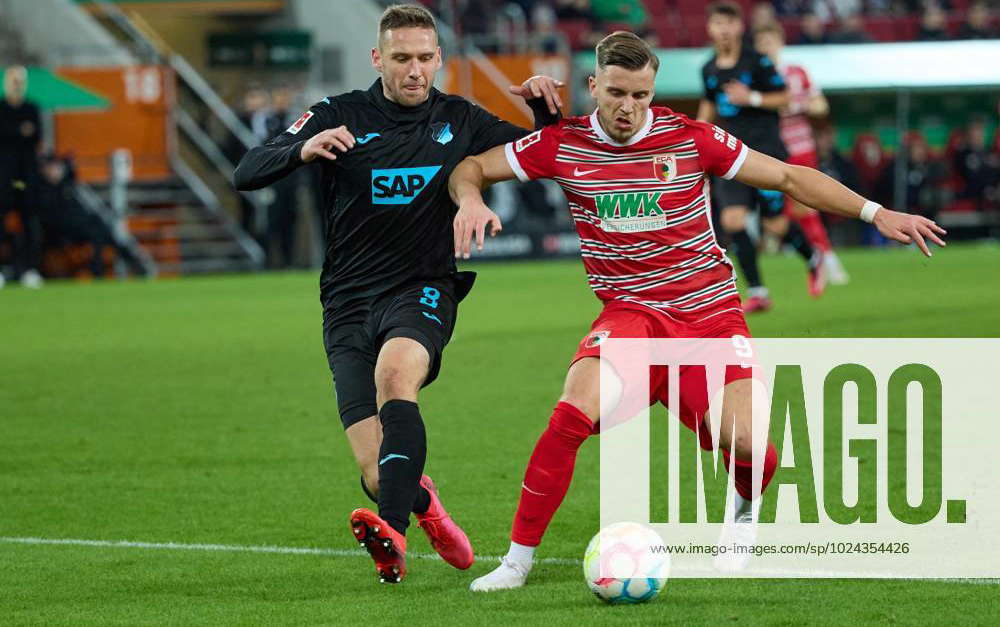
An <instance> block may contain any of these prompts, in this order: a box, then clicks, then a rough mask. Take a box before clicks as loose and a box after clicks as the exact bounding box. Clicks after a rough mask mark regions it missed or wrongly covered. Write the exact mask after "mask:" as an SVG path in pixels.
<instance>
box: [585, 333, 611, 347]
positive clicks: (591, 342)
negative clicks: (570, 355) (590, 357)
mask: <svg viewBox="0 0 1000 627" xmlns="http://www.w3.org/2000/svg"><path fill="white" fill-rule="evenodd" d="M610 335H611V331H598V332H597V333H594V334H592V335H591V336H590V337H588V338H587V343H586V347H587V348H594V347H595V346H600V345H601V342H603V341H604V340H606V339H608V336H610Z"/></svg>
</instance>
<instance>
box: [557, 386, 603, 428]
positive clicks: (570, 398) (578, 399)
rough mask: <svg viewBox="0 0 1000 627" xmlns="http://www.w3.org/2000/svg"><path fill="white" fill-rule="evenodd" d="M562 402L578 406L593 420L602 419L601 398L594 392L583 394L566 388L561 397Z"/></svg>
mask: <svg viewBox="0 0 1000 627" xmlns="http://www.w3.org/2000/svg"><path fill="white" fill-rule="evenodd" d="M559 402H560V403H568V404H570V405H572V406H573V407H576V408H577V409H578V410H580V412H581V413H583V414H584V415H585V416H586V417H587V418H590V421H591V422H597V421H598V420H600V419H601V399H600V398H598V397H595V396H594V395H592V394H581V393H578V392H576V391H572V390H564V391H563V393H562V396H560V397H559Z"/></svg>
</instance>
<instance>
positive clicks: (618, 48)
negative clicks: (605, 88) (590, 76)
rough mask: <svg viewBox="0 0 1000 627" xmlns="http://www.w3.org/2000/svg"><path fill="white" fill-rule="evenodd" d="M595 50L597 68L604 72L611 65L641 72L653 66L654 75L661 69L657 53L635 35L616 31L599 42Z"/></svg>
mask: <svg viewBox="0 0 1000 627" xmlns="http://www.w3.org/2000/svg"><path fill="white" fill-rule="evenodd" d="M594 50H595V51H596V52H597V67H598V68H600V69H602V70H603V69H604V68H606V67H607V66H609V65H617V66H618V67H622V68H625V69H626V70H641V69H643V68H645V67H646V66H647V65H651V66H652V67H653V72H654V73H655V72H656V71H657V70H659V69H660V60H659V59H658V58H657V57H656V53H655V52H653V49H652V48H650V47H649V44H647V43H646V42H645V41H644V40H643V39H642V38H641V37H639V36H638V35H636V34H635V33H630V32H628V31H624V30H619V31H615V32H613V33H611V34H610V35H608V36H607V37H605V38H604V39H602V40H601V41H599V42H597V46H596V47H595V48H594Z"/></svg>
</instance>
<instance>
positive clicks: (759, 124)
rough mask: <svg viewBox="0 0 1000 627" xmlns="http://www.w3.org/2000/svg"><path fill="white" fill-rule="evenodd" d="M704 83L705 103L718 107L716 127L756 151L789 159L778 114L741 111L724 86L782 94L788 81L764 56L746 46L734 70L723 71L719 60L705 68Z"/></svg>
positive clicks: (757, 108) (769, 110)
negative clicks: (732, 83)
mask: <svg viewBox="0 0 1000 627" xmlns="http://www.w3.org/2000/svg"><path fill="white" fill-rule="evenodd" d="M701 80H702V85H703V87H704V90H705V99H706V100H708V101H709V102H712V103H714V104H715V111H716V120H715V123H716V124H717V125H719V126H720V127H722V128H724V129H725V130H727V131H729V132H730V133H731V134H733V135H735V136H736V137H739V138H740V139H741V140H743V143H745V144H747V145H748V146H750V147H751V148H753V149H754V150H758V151H760V152H763V153H764V154H767V155H770V156H772V157H775V158H777V159H781V160H784V159H786V158H787V157H788V153H787V151H786V150H785V145H784V144H783V143H781V135H780V134H779V131H778V112H777V111H775V110H773V109H764V108H761V107H751V106H744V107H740V106H737V105H734V104H733V103H731V102H729V98H728V97H726V92H725V91H724V90H723V86H725V84H726V83H728V82H729V81H739V82H741V83H743V84H745V85H747V86H748V87H749V88H750V89H751V90H753V91H759V92H762V93H763V92H769V91H781V90H782V89H784V88H785V81H784V79H783V78H781V74H779V73H778V71H777V69H776V68H775V67H774V64H773V63H771V60H770V59H769V58H767V57H766V56H765V55H762V54H760V53H758V52H757V51H755V50H754V49H753V48H751V47H749V46H746V45H744V46H743V47H742V50H741V52H740V58H739V61H737V62H736V65H734V66H733V67H731V68H726V69H720V68H719V66H718V65H716V56H715V55H712V58H711V59H709V60H708V62H707V63H706V64H705V65H704V66H702V68H701Z"/></svg>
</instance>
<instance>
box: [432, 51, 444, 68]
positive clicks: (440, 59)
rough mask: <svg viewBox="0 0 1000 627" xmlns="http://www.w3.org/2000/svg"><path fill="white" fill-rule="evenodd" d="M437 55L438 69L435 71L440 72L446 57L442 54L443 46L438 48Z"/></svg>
mask: <svg viewBox="0 0 1000 627" xmlns="http://www.w3.org/2000/svg"><path fill="white" fill-rule="evenodd" d="M436 54H437V67H435V68H434V69H435V70H440V69H441V66H442V65H444V55H443V54H441V46H438V47H437V53H436Z"/></svg>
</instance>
